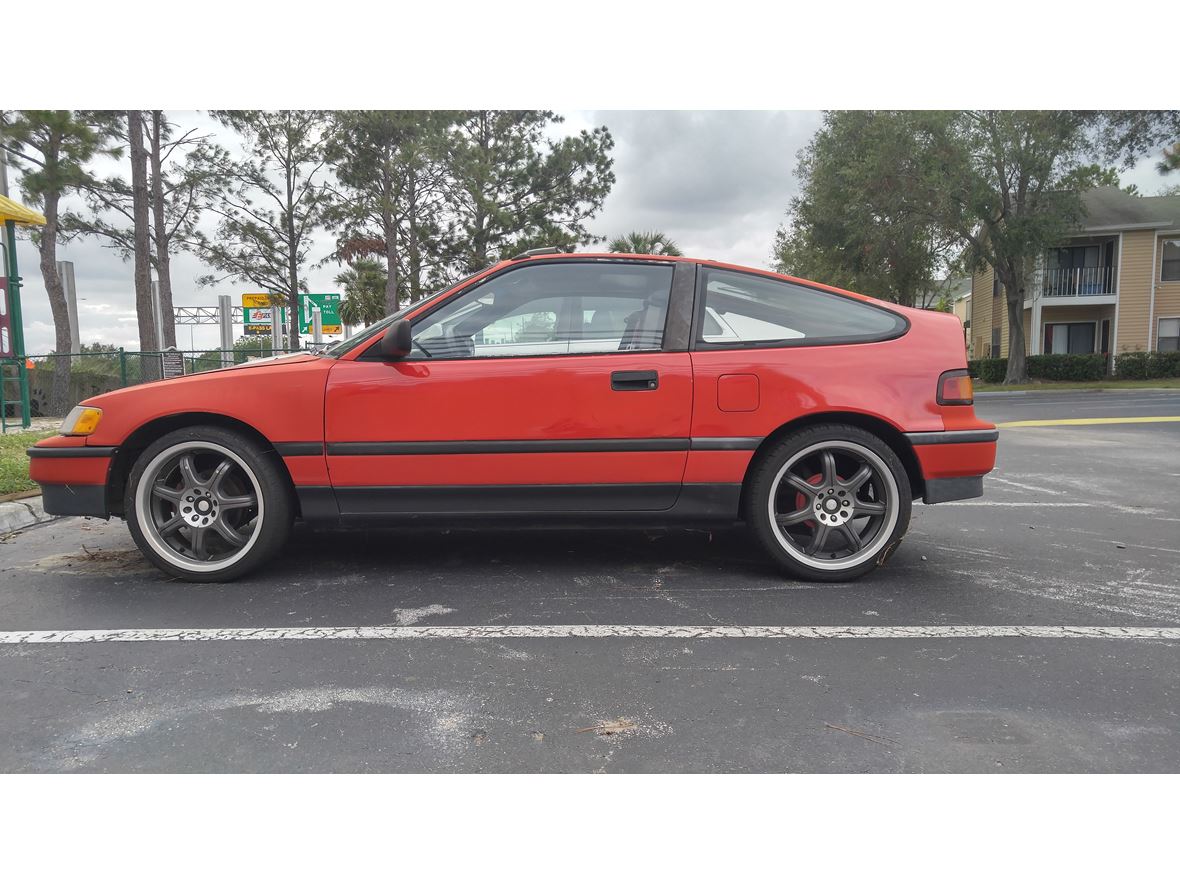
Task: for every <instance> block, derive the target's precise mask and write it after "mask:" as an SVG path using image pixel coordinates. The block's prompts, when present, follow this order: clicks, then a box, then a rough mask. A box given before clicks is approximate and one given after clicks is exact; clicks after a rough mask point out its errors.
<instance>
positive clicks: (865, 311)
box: [698, 270, 905, 346]
mask: <svg viewBox="0 0 1180 885" xmlns="http://www.w3.org/2000/svg"><path fill="white" fill-rule="evenodd" d="M704 307H705V309H704V316H703V318H702V320H701V330H700V334H699V338H698V340H699V341H701V342H704V343H705V344H714V345H724V344H776V343H781V344H783V345H784V346H789V345H792V344H825V343H828V342H837V341H839V342H848V341H851V342H856V341H880V340H883V339H886V338H891V337H894V336H896V335H898V334H900V333H901V332H902V331H903V330H904V329H905V321H904V320H903V319H902V318H901V317H899V316H897V315H896V314H894V313H891V312H890V311H887V310H882V309H881V308H879V307H874V306H873V305H871V304H866V303H865V302H863V301H858V300H856V299H854V298H847V297H845V296H842V295H835V294H832V293H829V292H822V291H820V290H818V289H811V288H808V287H807V286H798V285H795V284H794V283H788V282H785V281H782V280H774V279H770V278H768V277H759V276H754V275H752V274H745V273H734V272H732V271H725V270H710V271H708V272H707V273H706V276H705V305H704Z"/></svg>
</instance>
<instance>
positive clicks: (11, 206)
mask: <svg viewBox="0 0 1180 885" xmlns="http://www.w3.org/2000/svg"><path fill="white" fill-rule="evenodd" d="M5 221H15V222H16V223H17V224H25V225H29V224H44V223H45V216H44V215H42V214H41V213H40V212H35V211H33V210H32V209H30V208H28V207H27V206H22V205H21V204H20V203H18V202H17V201H16V200H10V199H8V197H5V196H3V195H0V224H2V223H4V222H5Z"/></svg>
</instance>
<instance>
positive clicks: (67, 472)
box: [28, 437, 116, 519]
mask: <svg viewBox="0 0 1180 885" xmlns="http://www.w3.org/2000/svg"><path fill="white" fill-rule="evenodd" d="M65 439H67V438H63V437H51V438H50V439H48V440H43V441H42V442H41V443H40V444H38V445H36V446H34V447H33V448H31V449H29V450H28V455H29V477H30V478H31V479H32V480H33V481H34V482H36V483H37V484H38V485H40V486H41V501H42V504H43V506H44V507H45V512H46V513H52V514H53V515H54V516H97V517H101V518H102V519H107V518H108V517H109V516H110V507H109V506H108V503H107V480H108V477H109V476H110V472H111V464H112V463H114V458H115V452H116V449H115V448H114V447H113V446H87V445H78V444H66V443H64V440H65ZM46 443H49V444H48V445H46Z"/></svg>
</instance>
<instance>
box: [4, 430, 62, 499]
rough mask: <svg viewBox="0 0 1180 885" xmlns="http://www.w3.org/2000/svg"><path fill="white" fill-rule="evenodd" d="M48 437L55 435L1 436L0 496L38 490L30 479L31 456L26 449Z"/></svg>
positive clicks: (36, 432)
mask: <svg viewBox="0 0 1180 885" xmlns="http://www.w3.org/2000/svg"><path fill="white" fill-rule="evenodd" d="M47 436H53V434H52V433H51V432H39V431H32V432H28V433H2V434H0V495H11V494H12V493H13V492H27V491H29V490H31V489H35V488H37V484H36V483H35V482H33V481H32V480H31V479H29V456H28V455H26V454H25V449H27V448H28V447H29V446H31V445H32V444H33V443H35V442H36V441H37V440H39V439H45V437H47Z"/></svg>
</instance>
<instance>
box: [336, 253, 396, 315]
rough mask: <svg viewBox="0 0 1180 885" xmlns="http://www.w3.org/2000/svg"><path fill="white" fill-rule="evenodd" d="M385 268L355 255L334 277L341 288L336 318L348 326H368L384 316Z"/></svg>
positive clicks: (379, 263)
mask: <svg viewBox="0 0 1180 885" xmlns="http://www.w3.org/2000/svg"><path fill="white" fill-rule="evenodd" d="M385 278H386V273H385V268H384V267H383V266H382V264H381V262H380V261H378V260H376V259H375V258H358V259H356V260H355V261H352V262H350V263H349V265H348V270H345V271H342V272H341V273H340V274H339V275H338V276H337V277H336V284H337V285H338V286H343V287H344V300H343V301H341V302H340V319H342V320H344V322H346V323H347V324H348V325H350V326H368V325H370V324H372V323H375V322H377V320H379V319H381V318H382V317H383V316H385Z"/></svg>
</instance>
